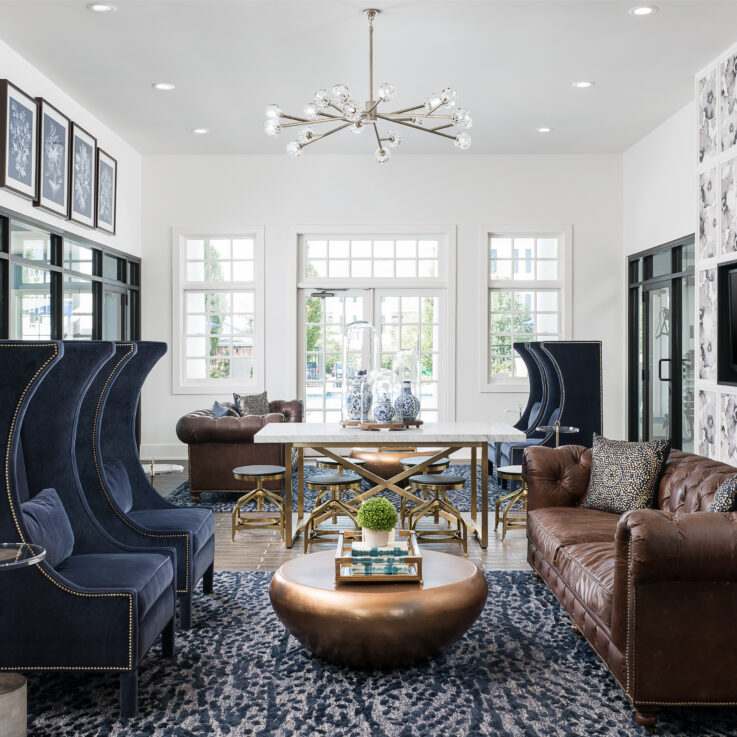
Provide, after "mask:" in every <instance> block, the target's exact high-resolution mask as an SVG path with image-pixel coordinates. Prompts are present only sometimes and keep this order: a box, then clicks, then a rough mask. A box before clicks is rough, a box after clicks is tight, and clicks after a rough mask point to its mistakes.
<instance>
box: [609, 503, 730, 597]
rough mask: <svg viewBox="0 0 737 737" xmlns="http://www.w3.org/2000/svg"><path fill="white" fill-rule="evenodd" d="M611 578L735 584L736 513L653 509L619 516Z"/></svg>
mask: <svg viewBox="0 0 737 737" xmlns="http://www.w3.org/2000/svg"><path fill="white" fill-rule="evenodd" d="M615 544H616V555H617V559H616V566H617V569H616V573H615V577H616V578H620V579H621V577H623V576H627V577H628V578H629V579H630V580H632V581H633V582H634V583H636V584H639V583H656V582H662V581H737V513H735V512H730V513H728V514H718V513H716V512H691V513H689V514H680V515H678V516H674V515H673V514H671V513H668V512H662V511H660V510H659V509H638V510H634V511H632V512H626V513H625V514H623V515H622V517H621V518H620V520H619V523H618V525H617V533H616V537H615Z"/></svg>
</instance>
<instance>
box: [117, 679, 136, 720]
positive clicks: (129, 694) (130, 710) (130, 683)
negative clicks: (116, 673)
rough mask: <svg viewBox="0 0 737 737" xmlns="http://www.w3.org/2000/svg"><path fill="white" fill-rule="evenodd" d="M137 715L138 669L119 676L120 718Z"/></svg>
mask: <svg viewBox="0 0 737 737" xmlns="http://www.w3.org/2000/svg"><path fill="white" fill-rule="evenodd" d="M136 714H138V668H135V669H134V670H131V671H126V672H125V673H121V674H120V718H121V719H131V718H132V717H134V716H136Z"/></svg>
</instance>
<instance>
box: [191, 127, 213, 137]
mask: <svg viewBox="0 0 737 737" xmlns="http://www.w3.org/2000/svg"><path fill="white" fill-rule="evenodd" d="M209 132H210V129H209V128H192V133H194V134H195V135H196V136H204V135H205V134H206V133H209Z"/></svg>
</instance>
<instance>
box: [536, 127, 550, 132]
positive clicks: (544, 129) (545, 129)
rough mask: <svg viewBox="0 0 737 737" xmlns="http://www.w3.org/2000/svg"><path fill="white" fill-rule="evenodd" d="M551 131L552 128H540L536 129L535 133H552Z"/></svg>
mask: <svg viewBox="0 0 737 737" xmlns="http://www.w3.org/2000/svg"><path fill="white" fill-rule="evenodd" d="M552 130H553V129H552V128H546V127H542V128H538V129H537V132H538V133H550V131H552Z"/></svg>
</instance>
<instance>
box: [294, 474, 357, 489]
mask: <svg viewBox="0 0 737 737" xmlns="http://www.w3.org/2000/svg"><path fill="white" fill-rule="evenodd" d="M360 480H361V477H360V476H359V475H358V474H355V473H350V472H348V473H324V474H320V475H318V476H311V477H310V478H309V479H305V484H306V485H307V488H308V489H312V488H317V487H321V486H336V487H337V486H343V487H348V486H353V484H357V483H358V482H359V481H360Z"/></svg>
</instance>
